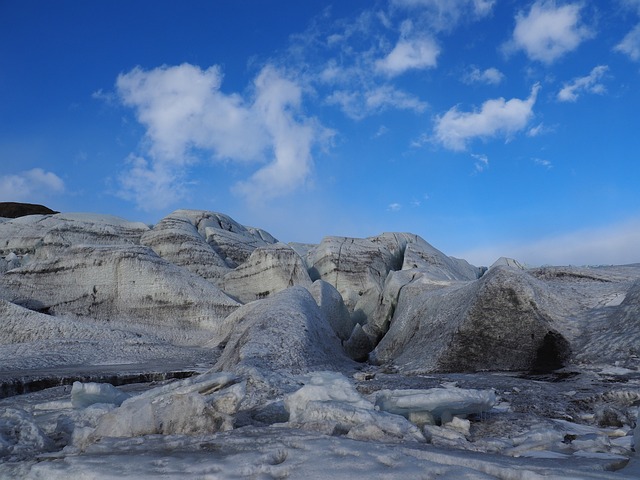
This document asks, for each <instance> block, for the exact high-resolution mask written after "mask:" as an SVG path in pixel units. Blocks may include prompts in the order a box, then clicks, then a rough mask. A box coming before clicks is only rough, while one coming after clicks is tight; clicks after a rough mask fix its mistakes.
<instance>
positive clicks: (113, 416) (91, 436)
mask: <svg viewBox="0 0 640 480" xmlns="http://www.w3.org/2000/svg"><path fill="white" fill-rule="evenodd" d="M245 392H246V383H245V382H242V381H240V379H239V378H238V377H236V376H235V375H231V374H229V373H225V372H221V373H205V374H202V375H199V376H196V377H191V378H188V379H185V380H180V381H177V382H173V383H170V384H167V385H164V386H161V387H157V388H154V389H152V390H149V391H147V392H145V393H142V394H140V395H136V396H133V397H131V398H128V399H126V400H125V401H124V402H122V405H121V406H120V407H118V408H116V409H114V410H112V411H110V412H108V413H105V414H104V415H103V416H102V417H101V418H100V419H99V420H98V422H97V425H96V427H95V429H94V430H93V431H91V432H88V434H87V435H86V436H84V438H79V439H77V442H78V443H79V444H78V445H77V446H78V447H80V448H82V447H83V446H86V445H88V444H91V443H94V442H96V441H98V440H100V439H101V438H104V437H136V436H141V435H152V434H163V435H173V434H181V435H197V434H204V433H214V432H217V431H225V430H230V429H232V428H233V424H234V415H235V414H236V412H237V411H238V407H239V405H240V402H241V401H242V399H243V398H244V396H245Z"/></svg>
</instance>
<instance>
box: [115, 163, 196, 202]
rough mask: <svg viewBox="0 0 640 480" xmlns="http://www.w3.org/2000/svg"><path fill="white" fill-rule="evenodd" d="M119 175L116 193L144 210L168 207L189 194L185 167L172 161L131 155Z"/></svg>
mask: <svg viewBox="0 0 640 480" xmlns="http://www.w3.org/2000/svg"><path fill="white" fill-rule="evenodd" d="M126 165H127V169H126V171H124V172H122V173H121V174H120V175H119V177H118V182H119V186H120V189H119V190H118V191H117V192H116V195H117V196H118V197H120V198H123V199H125V200H129V201H133V202H134V203H135V204H136V205H137V206H138V208H140V209H141V210H144V211H147V212H149V211H154V210H162V209H165V208H167V207H169V206H171V205H173V204H175V203H176V202H178V201H180V200H183V199H185V198H186V197H187V196H188V188H187V184H186V180H185V173H186V172H185V170H184V169H183V168H181V167H180V166H179V165H173V164H171V163H170V162H153V161H149V160H147V159H146V158H144V157H141V156H138V155H134V154H131V155H129V157H127V159H126Z"/></svg>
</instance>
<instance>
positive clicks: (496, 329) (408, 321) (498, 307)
mask: <svg viewBox="0 0 640 480" xmlns="http://www.w3.org/2000/svg"><path fill="white" fill-rule="evenodd" d="M548 295H549V293H548V292H547V290H546V289H545V287H544V285H542V284H541V283H540V282H537V281H536V280H535V279H534V278H533V277H531V276H529V275H528V274H526V273H525V272H522V271H520V270H516V269H512V268H508V267H496V268H494V269H492V270H490V271H489V272H488V273H487V274H486V275H484V276H483V277H482V278H480V279H479V280H477V281H476V282H472V283H467V284H458V285H453V286H448V287H442V288H434V287H433V286H429V285H427V288H425V287H424V286H423V284H420V283H415V284H409V285H408V286H406V287H404V288H403V289H402V293H401V295H400V298H399V300H398V307H397V309H396V311H395V314H394V317H393V320H392V322H391V327H390V329H389V332H388V333H387V334H386V335H385V337H384V338H383V339H382V341H381V342H380V343H379V344H378V346H377V347H376V349H375V350H374V352H372V355H371V358H372V360H373V361H375V362H378V363H386V362H393V363H394V364H395V365H397V366H399V367H400V368H402V369H403V370H404V371H410V372H433V371H478V370H550V369H555V368H559V367H561V366H562V365H563V364H564V362H565V361H566V360H567V359H568V357H569V354H570V346H569V343H568V342H567V341H566V340H565V339H564V337H562V335H561V334H559V333H558V332H557V331H556V330H555V326H554V324H553V322H552V317H551V316H550V314H549V313H548V312H547V311H545V309H544V308H543V304H542V303H541V301H540V298H544V297H545V296H548ZM416 331H420V335H415V332H416Z"/></svg>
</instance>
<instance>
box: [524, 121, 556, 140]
mask: <svg viewBox="0 0 640 480" xmlns="http://www.w3.org/2000/svg"><path fill="white" fill-rule="evenodd" d="M549 132H553V127H549V126H547V125H545V124H544V123H542V122H540V123H539V124H538V125H534V126H533V127H531V128H530V129H529V130H527V136H528V137H532V138H533V137H538V136H540V135H544V134H545V133H549Z"/></svg>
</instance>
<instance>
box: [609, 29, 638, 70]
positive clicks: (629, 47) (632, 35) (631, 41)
mask: <svg viewBox="0 0 640 480" xmlns="http://www.w3.org/2000/svg"><path fill="white" fill-rule="evenodd" d="M614 49H615V50H616V51H618V52H621V53H624V54H626V55H628V56H629V58H631V60H634V61H638V60H640V24H638V25H636V26H635V28H634V29H633V30H631V31H630V32H629V33H627V34H626V35H625V37H624V38H623V39H622V41H621V42H620V43H619V44H617V45H616V46H615V47H614Z"/></svg>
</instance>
